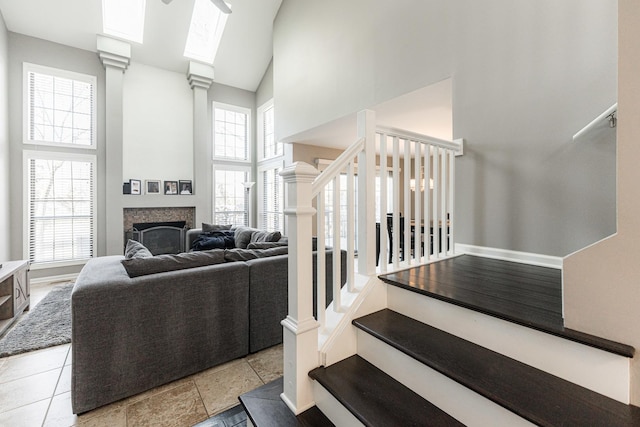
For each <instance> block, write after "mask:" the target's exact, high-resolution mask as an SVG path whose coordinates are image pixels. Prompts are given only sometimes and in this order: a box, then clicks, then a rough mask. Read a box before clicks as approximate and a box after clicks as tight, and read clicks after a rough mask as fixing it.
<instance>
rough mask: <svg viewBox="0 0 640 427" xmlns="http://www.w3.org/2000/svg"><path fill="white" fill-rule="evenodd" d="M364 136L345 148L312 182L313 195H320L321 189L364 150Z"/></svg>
mask: <svg viewBox="0 0 640 427" xmlns="http://www.w3.org/2000/svg"><path fill="white" fill-rule="evenodd" d="M364 142H365V139H364V138H360V139H359V140H357V141H356V142H355V143H353V144H351V145H350V146H349V148H347V149H346V150H344V151H343V152H342V154H340V155H339V156H338V158H337V159H335V160H334V161H333V162H331V164H330V165H329V166H327V168H326V169H325V170H324V171H323V172H322V173H321V174H320V175H318V177H317V178H316V179H315V180H314V181H313V184H311V197H312V198H313V197H315V196H317V195H318V193H319V192H320V190H321V189H323V188H324V187H326V186H327V185H328V184H329V183H330V182H331V180H332V179H333V178H334V177H335V176H337V175H340V172H342V170H343V169H344V168H345V167H346V166H347V165H348V164H349V162H350V161H352V160H353V158H354V157H355V156H356V155H357V154H358V153H359V152H361V151H362V149H363V148H364Z"/></svg>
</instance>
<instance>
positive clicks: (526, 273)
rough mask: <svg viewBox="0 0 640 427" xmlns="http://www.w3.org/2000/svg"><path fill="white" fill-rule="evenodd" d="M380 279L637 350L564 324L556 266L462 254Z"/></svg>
mask: <svg viewBox="0 0 640 427" xmlns="http://www.w3.org/2000/svg"><path fill="white" fill-rule="evenodd" d="M379 278H380V280H382V281H383V282H385V283H387V284H389V285H393V286H396V287H399V288H402V289H406V290H408V291H411V292H416V293H419V294H421V295H425V296H428V297H430V298H435V299H438V300H441V301H445V302H447V303H450V304H454V305H457V306H460V307H464V308H467V309H470V310H474V311H477V312H480V313H483V314H486V315H489V316H493V317H497V318H499V319H502V320H506V321H508V322H512V323H516V324H518V325H521V326H525V327H528V328H531V329H535V330H538V331H541V332H544V333H548V334H551V335H555V336H558V337H561V338H564V339H567V340H571V341H574V342H578V343H581V344H584V345H588V346H591V347H595V348H598V349H600V350H604V351H607V352H610V353H614V354H618V355H621V356H625V357H629V358H632V357H633V356H634V353H635V349H634V348H633V347H632V346H630V345H627V344H623V343H618V342H615V341H611V340H608V339H605V338H601V337H597V336H594V335H591V334H587V333H584V332H580V331H576V330H573V329H569V328H565V327H564V320H563V318H562V279H561V272H560V270H558V269H554V268H548V267H539V266H535V265H527V264H520V263H517V262H512V261H502V260H496V259H490V258H484V257H478V256H472V255H461V256H458V257H455V258H449V259H445V260H442V261H438V262H434V263H431V264H425V265H420V266H416V267H413V268H410V269H407V270H402V271H397V272H394V273H389V274H384V275H381V276H379Z"/></svg>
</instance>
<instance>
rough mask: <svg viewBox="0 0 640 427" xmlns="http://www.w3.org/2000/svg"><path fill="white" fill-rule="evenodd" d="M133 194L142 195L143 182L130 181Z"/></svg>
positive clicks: (137, 180)
mask: <svg viewBox="0 0 640 427" xmlns="http://www.w3.org/2000/svg"><path fill="white" fill-rule="evenodd" d="M129 184H130V185H131V194H142V182H141V181H140V180H139V179H130V180H129Z"/></svg>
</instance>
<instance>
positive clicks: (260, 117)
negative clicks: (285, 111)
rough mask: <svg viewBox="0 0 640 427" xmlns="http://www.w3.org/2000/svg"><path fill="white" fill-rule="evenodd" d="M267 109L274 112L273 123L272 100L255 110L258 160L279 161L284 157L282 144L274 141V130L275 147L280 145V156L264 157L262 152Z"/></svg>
mask: <svg viewBox="0 0 640 427" xmlns="http://www.w3.org/2000/svg"><path fill="white" fill-rule="evenodd" d="M269 109H272V110H273V111H274V121H275V107H274V104H273V98H272V99H270V100H269V101H267V102H265V103H264V104H262V105H261V106H260V107H258V110H257V113H256V114H257V124H256V131H257V144H258V159H259V160H260V161H266V160H272V159H279V158H280V157H283V156H284V146H283V143H282V142H280V141H277V140H275V130H274V142H275V144H276V145H280V146H281V148H282V154H280V155H269V156H267V155H265V152H264V136H265V135H264V113H265V112H266V111H268V110H269Z"/></svg>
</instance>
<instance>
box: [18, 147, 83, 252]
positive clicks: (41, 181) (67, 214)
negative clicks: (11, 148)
mask: <svg viewBox="0 0 640 427" xmlns="http://www.w3.org/2000/svg"><path fill="white" fill-rule="evenodd" d="M94 169H95V160H92V161H76V160H54V159H47V158H29V159H28V173H29V214H28V215H29V218H28V219H29V260H30V261H31V262H32V263H47V262H68V261H78V260H86V259H88V258H91V257H93V256H94V229H95V216H94V206H95V200H94V199H95V196H94V194H95V192H94V187H95V182H94V180H95V174H94Z"/></svg>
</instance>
